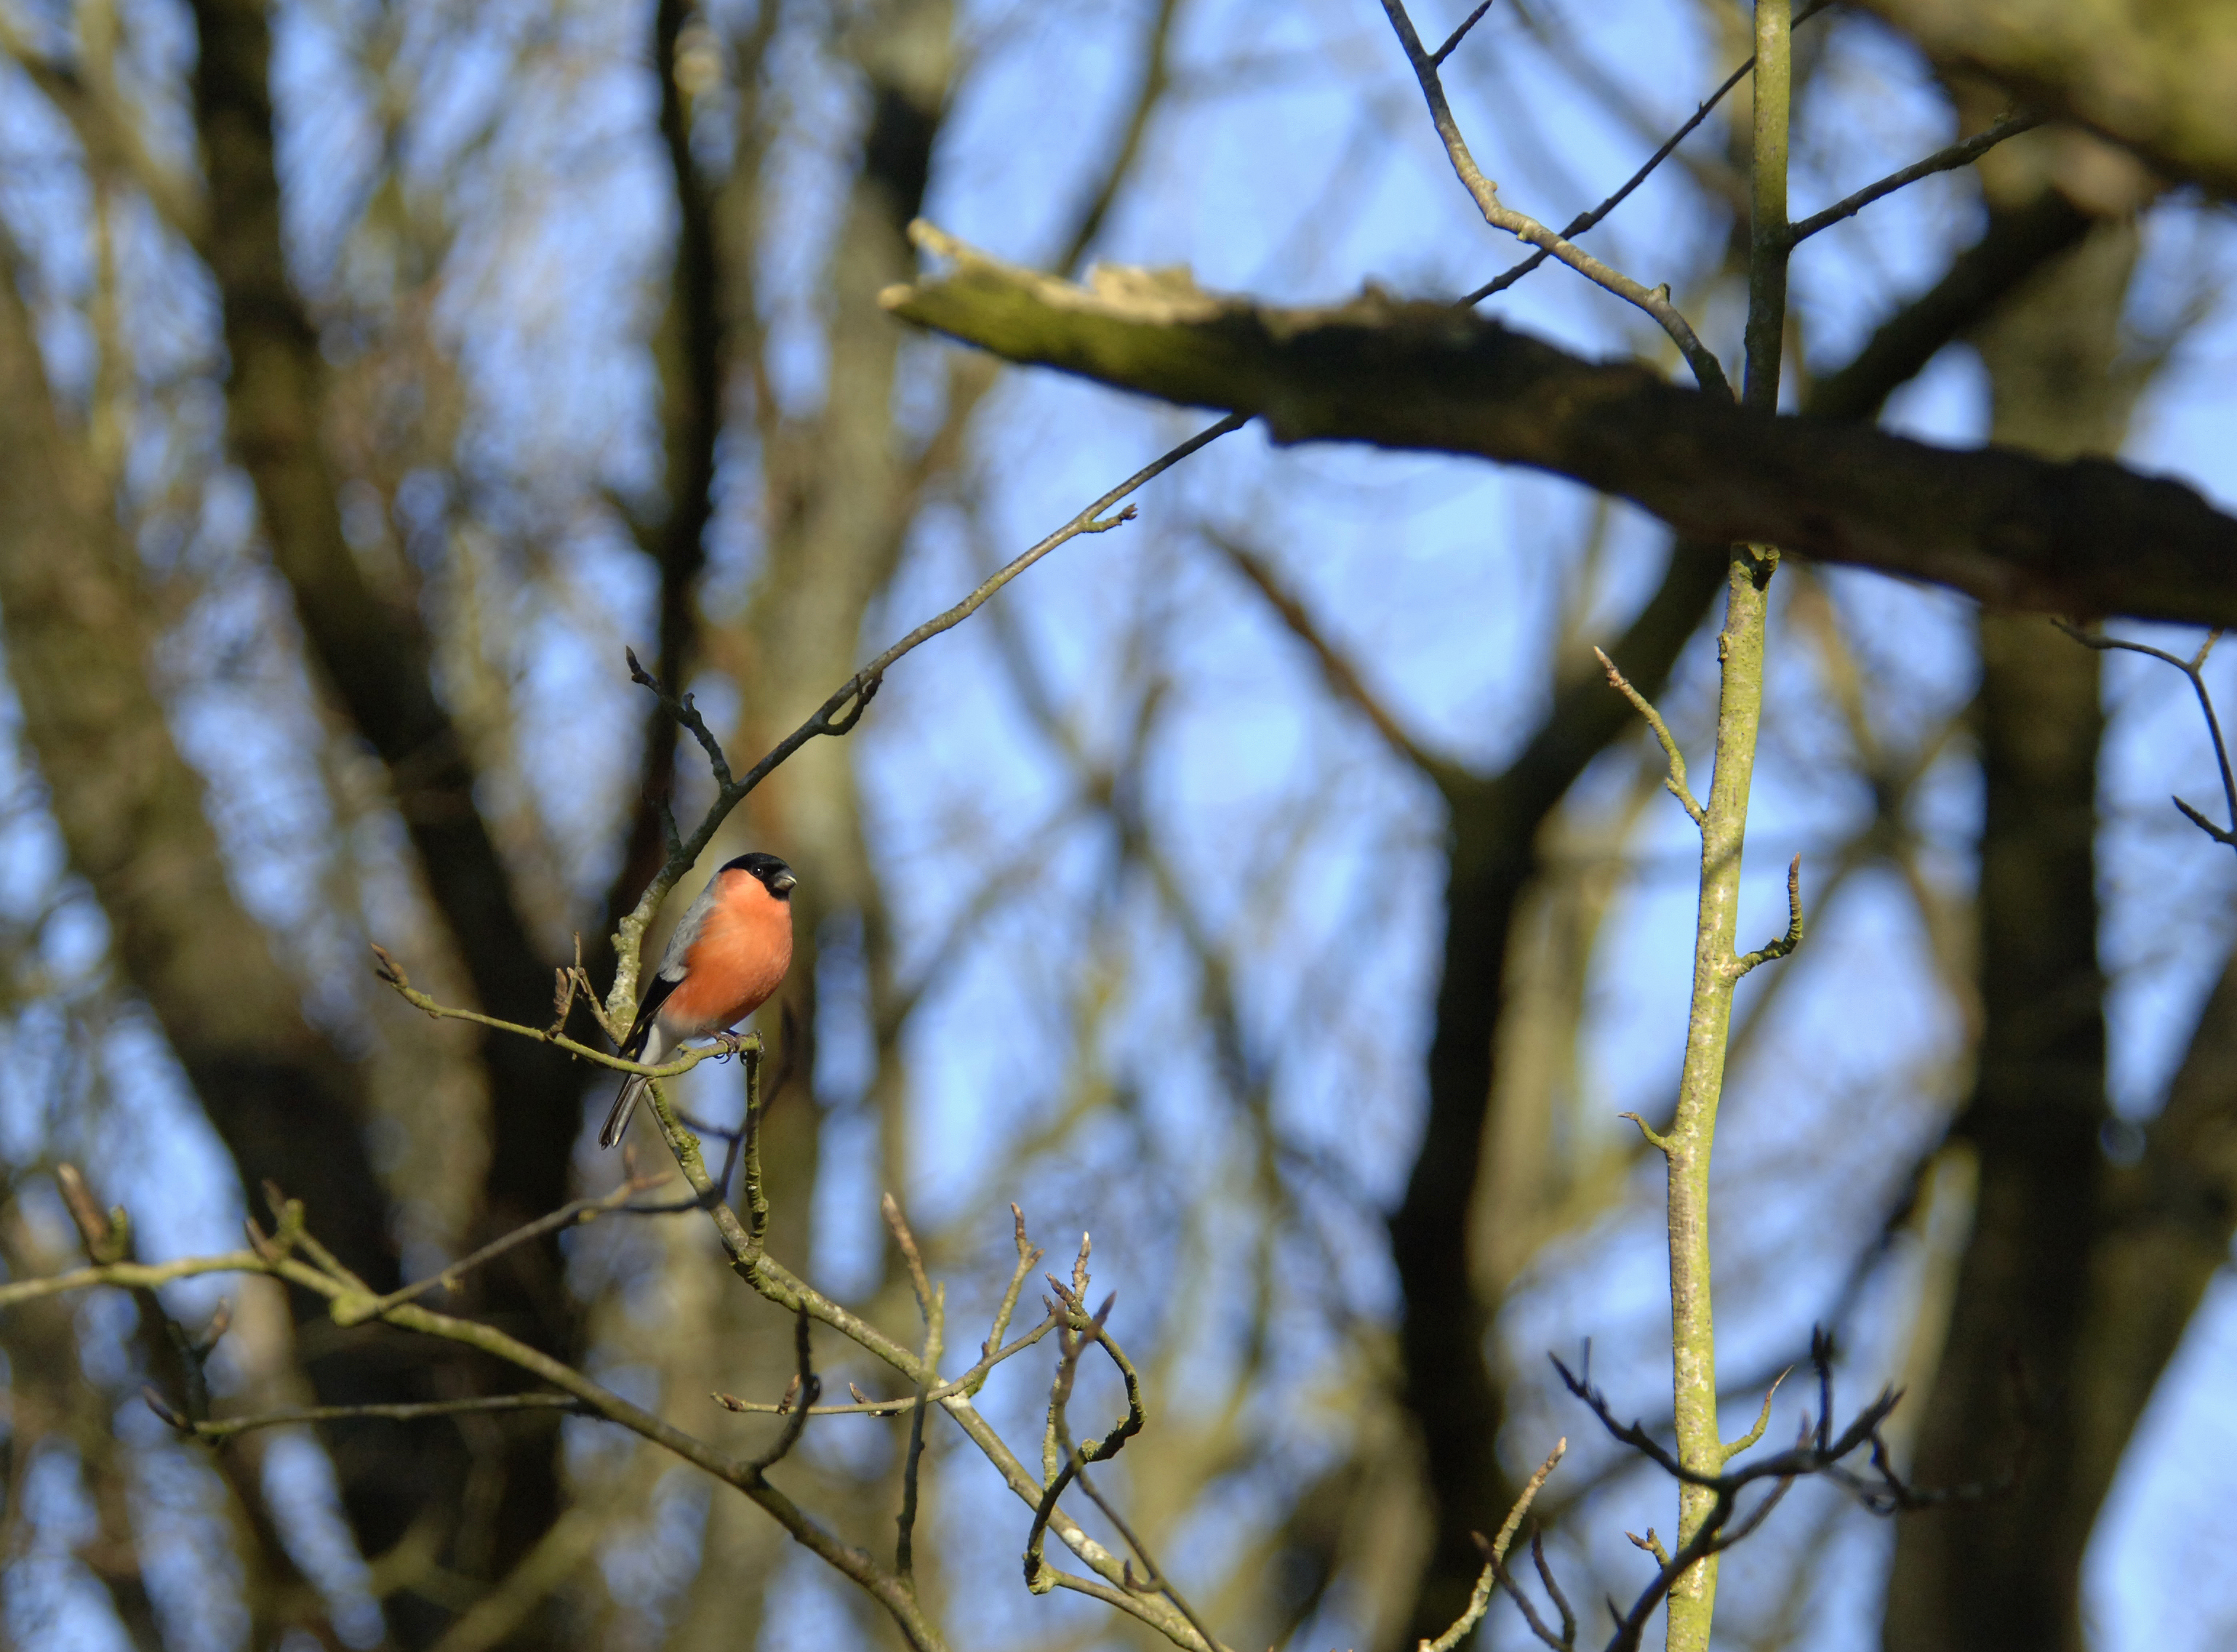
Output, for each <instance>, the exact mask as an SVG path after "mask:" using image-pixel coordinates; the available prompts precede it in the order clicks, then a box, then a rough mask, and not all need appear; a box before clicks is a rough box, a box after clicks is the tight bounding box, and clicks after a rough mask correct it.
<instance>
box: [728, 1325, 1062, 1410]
mask: <svg viewBox="0 0 2237 1652" xmlns="http://www.w3.org/2000/svg"><path fill="white" fill-rule="evenodd" d="M1063 1323H1064V1320H1063V1319H1062V1318H1061V1317H1060V1316H1059V1315H1057V1314H1054V1313H1052V1314H1050V1315H1049V1316H1048V1317H1047V1318H1046V1319H1045V1320H1042V1321H1041V1322H1040V1323H1039V1325H1037V1326H1034V1327H1033V1329H1032V1330H1030V1331H1028V1332H1026V1333H1025V1334H1024V1335H1023V1336H1021V1337H1020V1338H1019V1339H1017V1340H1016V1341H1015V1342H1013V1343H1010V1344H1009V1345H1008V1346H1005V1347H1001V1348H997V1349H996V1350H995V1351H994V1352H993V1353H990V1354H988V1355H987V1356H986V1357H985V1358H984V1359H980V1362H979V1363H978V1364H977V1365H975V1366H972V1367H971V1369H970V1370H968V1371H967V1372H964V1373H963V1374H962V1375H961V1376H960V1377H955V1378H952V1379H949V1380H948V1381H947V1382H944V1383H941V1384H940V1385H939V1386H938V1387H936V1388H928V1389H927V1390H926V1391H925V1392H924V1393H923V1394H922V1395H921V1396H920V1395H915V1394H911V1395H908V1396H907V1397H905V1398H903V1399H864V1400H860V1401H858V1402H856V1403H855V1404H854V1405H818V1406H816V1407H815V1414H816V1415H817V1416H818V1417H905V1416H907V1414H908V1413H909V1412H913V1411H914V1410H915V1409H916V1408H917V1407H918V1406H920V1405H938V1404H939V1403H940V1401H941V1400H943V1399H947V1397H948V1396H949V1395H950V1394H968V1393H970V1392H972V1391H973V1389H975V1388H976V1387H977V1386H978V1385H980V1384H981V1383H983V1382H985V1381H986V1380H987V1373H988V1372H992V1371H993V1369H994V1367H995V1366H999V1365H1000V1364H1001V1363H1002V1362H1003V1361H1004V1360H1006V1359H1014V1358H1016V1357H1017V1356H1018V1355H1019V1354H1021V1353H1024V1352H1025V1351H1026V1349H1028V1348H1030V1347H1032V1346H1033V1345H1034V1344H1035V1343H1037V1342H1039V1341H1040V1340H1041V1339H1042V1338H1044V1337H1046V1336H1047V1335H1048V1333H1050V1332H1052V1331H1053V1330H1055V1329H1056V1328H1057V1327H1058V1326H1060V1325H1062V1324H1063ZM714 1399H715V1403H716V1405H720V1406H722V1407H723V1409H724V1410H725V1411H735V1412H756V1413H759V1414H762V1415H766V1416H770V1417H784V1416H789V1415H790V1414H791V1413H792V1412H794V1411H796V1410H797V1409H799V1407H798V1406H797V1405H769V1404H768V1403H766V1402H762V1403H756V1402H755V1401H753V1400H750V1399H738V1398H737V1397H736V1395H734V1394H716V1396H715V1397H714Z"/></svg>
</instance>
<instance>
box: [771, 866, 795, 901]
mask: <svg viewBox="0 0 2237 1652" xmlns="http://www.w3.org/2000/svg"><path fill="white" fill-rule="evenodd" d="M799 881H800V879H797V878H795V877H794V876H793V875H792V873H791V872H790V870H789V869H788V870H786V871H784V872H778V873H777V874H776V875H775V877H773V878H771V879H769V893H771V894H772V895H789V894H790V893H792V891H793V886H794V885H795V884H797V883H799Z"/></svg>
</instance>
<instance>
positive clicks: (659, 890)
mask: <svg viewBox="0 0 2237 1652" xmlns="http://www.w3.org/2000/svg"><path fill="white" fill-rule="evenodd" d="M1249 421H1250V415H1248V414H1245V413H1231V414H1229V415H1228V416H1227V417H1226V418H1223V419H1220V420H1219V421H1218V422H1217V423H1216V424H1213V425H1207V426H1205V427H1204V429H1203V430H1201V431H1198V432H1197V433H1196V434H1195V435H1194V436H1191V437H1190V438H1188V440H1186V441H1185V442H1183V443H1181V444H1179V445H1178V446H1176V447H1173V448H1170V449H1168V450H1167V451H1165V452H1164V453H1162V454H1160V455H1159V456H1158V457H1157V458H1155V459H1153V460H1151V462H1150V463H1149V464H1145V465H1144V466H1143V467H1142V468H1141V469H1140V470H1138V471H1135V472H1134V474H1133V475H1132V476H1130V477H1127V478H1126V479H1125V481H1124V482H1121V483H1120V484H1119V485H1118V486H1117V487H1115V488H1112V490H1110V491H1109V492H1107V493H1105V494H1104V495H1103V496H1102V497H1100V498H1098V499H1096V500H1095V501H1093V502H1092V503H1090V504H1089V505H1088V506H1087V507H1086V509H1085V510H1081V511H1080V512H1079V513H1078V514H1077V515H1076V516H1074V517H1072V519H1071V520H1070V521H1069V522H1066V523H1065V524H1064V525H1063V526H1062V527H1060V528H1059V529H1057V530H1056V531H1055V532H1053V533H1052V534H1050V535H1048V536H1046V538H1044V539H1042V540H1040V541H1039V543H1036V544H1034V545H1033V546H1031V547H1030V548H1028V549H1027V550H1025V551H1024V552H1022V553H1020V555H1019V556H1015V557H1013V558H1012V559H1011V560H1010V561H1009V562H1007V563H1004V564H1003V565H1002V566H1001V567H1000V569H996V570H995V571H994V572H993V573H992V574H990V575H988V576H987V577H986V578H985V579H983V580H981V581H980V582H979V583H978V585H976V586H975V587H973V589H972V590H971V592H970V594H969V595H967V596H965V597H964V598H963V599H962V600H961V601H960V602H957V603H955V604H954V606H953V607H951V608H948V609H945V610H943V611H942V612H940V613H939V614H936V615H934V616H933V617H932V618H930V619H928V620H927V621H925V622H924V623H923V624H921V625H920V626H918V627H917V628H916V629H914V630H913V631H911V632H909V633H908V634H907V635H906V636H904V637H902V638H901V640H900V641H899V642H895V643H894V644H893V646H892V647H890V648H887V649H886V650H885V652H884V653H882V654H881V655H878V656H877V657H876V658H875V659H874V660H872V661H870V662H869V663H868V665H866V666H864V667H863V668H861V670H860V671H857V672H856V673H855V675H853V676H851V677H849V678H848V679H847V681H844V682H842V683H841V684H840V685H839V687H838V688H836V689H835V690H834V691H833V692H832V694H831V695H830V697H829V698H828V699H827V700H825V701H824V702H823V703H822V705H821V706H819V707H817V708H815V711H814V713H812V714H810V715H809V716H808V719H807V721H804V722H802V724H801V725H800V726H799V727H797V728H795V729H794V730H793V731H792V733H790V734H787V735H786V736H785V737H784V738H783V739H782V740H779V741H778V742H777V743H776V744H775V746H773V747H770V748H769V751H768V752H766V753H765V754H762V758H761V760H759V761H758V762H756V764H755V765H754V766H753V767H751V768H749V769H748V770H747V771H746V772H745V773H743V774H742V775H739V776H737V777H736V779H731V780H724V779H722V778H721V776H720V774H718V776H717V783H716V793H715V798H714V800H713V801H712V802H711V803H709V805H708V806H707V812H706V813H705V814H704V815H703V817H702V818H701V819H700V822H699V824H698V826H696V827H695V828H693V830H692V833H691V835H690V837H689V838H686V839H683V841H682V842H681V843H679V844H677V845H676V847H675V848H674V849H673V850H672V851H671V852H670V854H669V857H668V859H667V860H666V861H665V862H664V863H663V865H662V866H661V868H660V870H659V872H657V873H655V874H654V876H653V879H652V881H651V882H650V884H648V885H645V887H644V891H643V893H642V894H640V895H639V896H638V897H637V905H635V906H633V907H631V908H630V911H629V912H628V913H627V915H625V916H624V918H623V919H622V921H621V924H620V925H619V927H618V928H617V930H616V931H615V932H614V955H615V958H617V965H616V969H615V974H614V985H613V990H612V991H610V993H609V994H608V995H607V999H606V1009H607V1013H608V1015H609V1017H610V1018H611V1020H612V1021H614V1022H615V1023H621V1022H623V1021H625V1020H627V1019H630V1015H633V1013H634V1010H635V1007H636V1004H637V973H638V971H639V969H640V968H641V967H642V963H643V946H644V932H645V931H646V930H647V929H648V928H649V927H650V925H651V923H652V918H653V914H654V913H655V912H658V911H659V910H660V905H661V903H662V902H663V901H664V900H665V899H667V898H668V893H669V892H670V890H672V889H674V888H675V887H676V882H677V880H678V879H681V878H682V877H683V874H684V873H685V872H687V871H689V870H690V867H691V866H692V865H694V864H695V863H696V861H697V860H698V859H699V857H700V855H701V854H702V853H703V852H705V850H706V847H707V846H708V845H709V843H711V842H713V841H714V838H715V833H716V832H717V831H718V830H719V829H720V828H721V826H722V824H723V821H724V820H726V819H729V815H730V812H731V811H732V810H733V809H735V808H736V807H737V806H738V805H739V804H740V803H742V802H743V801H744V800H745V799H746V797H747V796H748V795H749V793H752V791H753V790H754V788H755V787H757V786H759V785H760V784H761V783H762V781H763V780H766V779H767V778H768V777H769V774H770V773H771V772H772V771H774V770H775V768H776V767H777V766H778V765H780V764H781V763H782V762H784V761H785V760H787V759H788V758H789V757H791V755H792V754H794V753H795V752H796V751H798V750H799V749H800V748H801V747H803V746H805V745H807V744H808V741H810V740H815V739H817V738H819V737H822V736H825V735H828V736H830V737H832V738H834V739H836V738H838V737H840V736H842V735H844V734H848V733H849V732H851V731H852V730H853V728H854V727H855V724H856V723H857V722H858V721H861V716H862V714H863V712H864V711H866V710H868V708H869V704H870V701H871V699H872V698H873V697H874V695H875V694H877V692H878V689H879V687H880V685H881V684H882V683H883V682H884V681H885V675H886V673H887V672H888V670H890V669H891V668H893V666H894V664H895V663H896V662H897V661H900V660H901V658H902V657H903V656H905V655H908V654H910V653H912V652H914V650H915V649H917V648H921V647H922V646H923V645H924V644H925V643H927V642H930V641H931V640H932V639H933V638H934V637H936V636H939V635H941V634H942V633H943V632H947V631H951V630H954V629H955V628H956V627H957V626H959V625H960V624H962V623H963V622H964V621H966V620H967V619H969V618H970V617H971V616H972V615H973V614H975V613H977V612H978V611H979V610H980V609H981V608H983V607H984V606H985V605H986V604H987V601H988V600H989V599H990V598H992V597H993V596H994V594H995V593H996V592H997V591H999V590H1000V589H1002V588H1003V587H1004V586H1006V585H1007V584H1008V583H1009V582H1011V581H1012V580H1013V579H1015V578H1017V577H1018V576H1020V574H1022V573H1024V572H1025V571H1026V569H1029V568H1031V567H1032V566H1033V564H1034V563H1037V562H1039V561H1040V560H1041V558H1043V557H1044V556H1047V555H1048V554H1049V553H1050V552H1051V551H1053V550H1057V549H1058V548H1059V546H1062V545H1065V544H1068V543H1070V542H1072V540H1074V539H1077V538H1079V536H1081V535H1083V534H1099V533H1108V532H1109V531H1110V530H1112V529H1113V528H1116V527H1119V525H1120V524H1121V523H1126V522H1131V521H1132V520H1133V517H1134V516H1135V510H1134V507H1133V506H1132V505H1128V506H1126V507H1125V509H1124V510H1119V512H1118V513H1117V514H1116V515H1112V516H1105V514H1104V513H1105V511H1108V510H1112V507H1113V506H1115V505H1117V504H1119V502H1120V501H1122V500H1124V499H1125V497H1127V496H1128V495H1129V494H1132V493H1134V492H1136V491H1138V490H1140V489H1141V488H1143V487H1144V486H1145V485H1147V484H1149V483H1150V482H1151V481H1153V480H1155V479H1156V478H1157V477H1160V476H1163V475H1164V474H1165V472H1166V471H1170V470H1171V469H1172V467H1173V466H1174V465H1176V464H1179V463H1180V462H1181V461H1182V460H1183V459H1185V458H1187V457H1189V456H1190V455H1191V454H1192V453H1195V452H1196V451H1198V449H1200V448H1203V447H1205V446H1207V445H1209V444H1211V443H1213V442H1216V441H1217V440H1218V439H1219V438H1221V437H1223V436H1226V435H1229V434H1231V432H1233V431H1239V430H1241V429H1242V428H1243V426H1244V425H1245V424H1247V423H1249ZM654 692H655V693H657V694H662V695H666V694H669V692H670V691H669V690H668V689H665V688H658V687H657V686H656V687H655V689H654ZM662 703H663V706H664V705H666V704H667V703H668V701H667V700H666V699H665V698H663V701H662ZM682 704H683V702H682V701H680V700H679V701H676V705H677V706H678V707H679V708H680V707H681V706H682ZM686 726H687V727H689V725H688V724H687V725H686ZM709 739H710V740H711V736H710V737H709ZM704 743H706V742H703V744H704ZM713 760H714V758H713V754H712V753H710V754H709V762H710V763H711V762H712V761H713ZM724 772H727V764H726V765H725V769H724ZM625 1010H626V1011H629V1012H630V1014H624V1011H625ZM604 1064H606V1065H608V1066H619V1065H622V1063H619V1062H618V1061H617V1060H616V1059H607V1060H605V1063H604ZM623 1070H625V1071H626V1070H629V1068H628V1067H624V1069H623ZM662 1076H668V1075H667V1074H665V1073H663V1075H662Z"/></svg>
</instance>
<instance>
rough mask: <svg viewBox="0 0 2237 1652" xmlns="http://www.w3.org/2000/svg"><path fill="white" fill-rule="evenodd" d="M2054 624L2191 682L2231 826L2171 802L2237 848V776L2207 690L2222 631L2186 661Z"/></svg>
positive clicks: (2088, 644)
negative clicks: (2156, 663) (2167, 667)
mask: <svg viewBox="0 0 2237 1652" xmlns="http://www.w3.org/2000/svg"><path fill="white" fill-rule="evenodd" d="M2051 623H2052V624H2054V625H2056V627H2058V629H2060V630H2062V631H2063V632H2065V633H2066V635H2069V636H2070V637H2072V638H2073V639H2074V640H2075V642H2079V643H2080V644H2082V647H2083V648H2095V649H2096V650H2097V651H2098V652H2099V653H2101V654H2103V653H2108V652H2111V651H2112V650H2115V649H2118V650H2120V651H2122V652H2123V653H2127V654H2141V655H2145V656H2147V657H2148V658H2150V659H2154V660H2160V661H2165V662H2166V663H2167V664H2168V665H2171V666H2173V667H2174V668H2175V669H2176V670H2178V671H2180V672H2181V673H2182V675H2184V676H2186V677H2188V678H2189V679H2190V688H2191V692H2192V693H2193V694H2196V695H2197V696H2198V709H2199V712H2200V714H2201V715H2202V716H2204V717H2205V719H2206V732H2207V736H2208V737H2209V738H2210V739H2211V740H2213V742H2214V761H2215V762H2216V763H2217V764H2219V765H2220V766H2221V799H2222V801H2223V802H2224V803H2225V804H2227V806H2228V809H2229V819H2230V822H2231V825H2230V826H2228V827H2222V826H2216V825H2214V822H2213V821H2211V820H2209V819H2207V818H2206V817H2205V816H2204V815H2203V814H2201V813H2199V812H2198V811H2197V810H2196V809H2194V808H2193V807H2192V806H2190V805H2189V804H2188V803H2186V802H2184V801H2183V800H2181V798H2179V797H2178V798H2171V799H2169V801H2170V802H2172V803H2173V804H2174V806H2175V807H2176V808H2178V809H2180V810H2181V812H2182V815H2183V818H2184V819H2187V820H2188V821H2189V822H2190V823H2191V825H2193V826H2196V827H2197V828H2198V829H2199V830H2200V831H2201V832H2203V833H2206V835H2207V837H2209V838H2211V839H2214V842H2216V843H2221V844H2227V845H2228V846H2230V847H2231V848H2233V849H2237V775H2233V774H2232V773H2231V770H2230V764H2229V742H2228V741H2227V740H2224V739H2223V738H2222V737H2221V718H2220V717H2218V716H2216V715H2215V714H2214V696H2213V695H2212V694H2208V693H2207V688H2206V661H2207V656H2208V655H2211V654H2212V653H2213V652H2214V644H2215V643H2216V642H2220V641H2221V632H2220V631H2219V630H2215V631H2210V632H2208V633H2207V637H2206V641H2205V642H2202V643H2201V644H2200V645H2199V649H2198V652H2197V653H2196V654H2194V655H2191V657H2190V658H2189V659H2188V660H2186V659H2184V658H2183V657H2182V656H2181V655H2179V654H2170V653H2168V651H2167V650H2166V649H2165V648H2154V647H2153V646H2152V645H2151V644H2150V643H2148V642H2128V640H2127V639H2126V638H2123V637H2117V636H2107V635H2105V634H2104V633H2103V632H2102V631H2085V630H2083V629H2082V628H2081V627H2080V626H2077V625H2069V624H2068V623H2067V622H2065V621H2064V620H2053V621H2052V622H2051Z"/></svg>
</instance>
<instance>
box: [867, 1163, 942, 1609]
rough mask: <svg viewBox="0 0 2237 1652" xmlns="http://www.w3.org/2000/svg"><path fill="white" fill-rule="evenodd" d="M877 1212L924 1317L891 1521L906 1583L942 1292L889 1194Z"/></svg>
mask: <svg viewBox="0 0 2237 1652" xmlns="http://www.w3.org/2000/svg"><path fill="white" fill-rule="evenodd" d="M880 1206H881V1209H882V1210H883V1211H884V1213H885V1218H886V1225H887V1226H888V1227H891V1228H892V1229H893V1234H894V1243H895V1244H897V1245H899V1246H900V1247H901V1254H902V1255H903V1256H904V1257H905V1258H907V1261H908V1270H909V1279H910V1280H911V1282H912V1283H913V1284H914V1286H915V1287H916V1300H917V1308H918V1311H919V1312H920V1313H922V1315H923V1316H924V1353H923V1355H922V1356H921V1358H922V1360H923V1365H924V1377H923V1379H922V1380H921V1382H919V1383H918V1385H917V1391H916V1404H915V1405H913V1406H911V1407H910V1409H909V1436H908V1448H907V1451H906V1453H905V1454H904V1456H903V1458H902V1462H901V1513H900V1514H899V1515H898V1516H897V1517H895V1521H894V1524H895V1525H896V1526H898V1527H899V1529H900V1535H899V1537H897V1538H896V1539H895V1541H894V1573H895V1574H896V1575H897V1576H900V1577H901V1580H902V1581H903V1582H905V1583H910V1582H913V1580H914V1578H915V1576H916V1508H917V1475H918V1471H919V1470H920V1468H921V1465H922V1463H923V1459H924V1419H925V1415H926V1411H927V1406H926V1403H925V1400H926V1396H927V1395H928V1394H929V1393H930V1392H932V1390H933V1389H934V1388H935V1387H937V1386H939V1385H940V1339H941V1336H942V1334H943V1333H944V1331H945V1329H946V1325H947V1287H946V1286H945V1285H934V1283H933V1282H932V1280H931V1279H930V1278H929V1276H927V1274H926V1273H925V1267H924V1257H923V1255H922V1254H921V1253H920V1252H919V1251H918V1249H917V1243H916V1235H915V1234H912V1233H911V1232H909V1226H908V1223H907V1221H905V1220H903V1218H902V1216H901V1201H899V1200H897V1199H895V1198H894V1196H893V1195H891V1194H890V1193H889V1194H887V1195H885V1196H884V1197H883V1199H881V1201H880Z"/></svg>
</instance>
